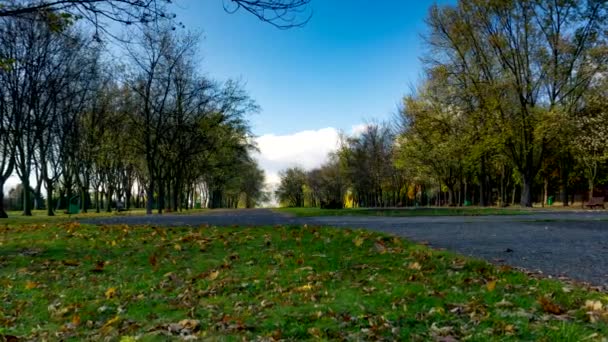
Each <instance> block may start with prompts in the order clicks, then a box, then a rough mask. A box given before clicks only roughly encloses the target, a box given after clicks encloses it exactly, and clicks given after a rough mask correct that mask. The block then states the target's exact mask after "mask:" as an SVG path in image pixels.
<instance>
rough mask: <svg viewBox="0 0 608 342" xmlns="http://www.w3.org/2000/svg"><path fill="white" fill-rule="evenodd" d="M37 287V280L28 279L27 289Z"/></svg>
mask: <svg viewBox="0 0 608 342" xmlns="http://www.w3.org/2000/svg"><path fill="white" fill-rule="evenodd" d="M37 287H38V283H37V282H35V281H31V280H28V281H27V282H26V283H25V288H26V289H27V290H31V289H35V288H37Z"/></svg>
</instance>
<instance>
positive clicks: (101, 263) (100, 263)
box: [91, 260, 106, 273]
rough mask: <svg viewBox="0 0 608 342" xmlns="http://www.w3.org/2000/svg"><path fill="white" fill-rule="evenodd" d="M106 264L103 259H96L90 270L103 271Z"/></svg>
mask: <svg viewBox="0 0 608 342" xmlns="http://www.w3.org/2000/svg"><path fill="white" fill-rule="evenodd" d="M105 266H106V262H105V261H103V260H98V261H97V262H96V263H95V268H94V269H92V270H91V272H95V273H101V272H103V268H104V267H105Z"/></svg>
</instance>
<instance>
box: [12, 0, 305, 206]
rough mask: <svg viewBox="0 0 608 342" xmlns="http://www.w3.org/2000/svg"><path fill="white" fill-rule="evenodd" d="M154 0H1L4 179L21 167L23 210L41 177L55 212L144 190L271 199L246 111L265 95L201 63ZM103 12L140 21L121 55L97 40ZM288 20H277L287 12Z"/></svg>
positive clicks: (181, 200)
mask: <svg viewBox="0 0 608 342" xmlns="http://www.w3.org/2000/svg"><path fill="white" fill-rule="evenodd" d="M307 2H308V1H296V2H293V1H277V2H271V3H269V4H266V2H256V1H253V2H251V1H246V2H240V1H236V2H234V3H235V4H237V5H238V6H240V7H242V8H244V9H246V10H248V11H250V12H252V13H254V14H255V15H257V16H258V17H260V19H262V20H271V21H272V20H273V19H272V18H273V17H265V15H268V12H262V11H261V9H262V8H264V6H271V7H272V8H269V9H270V10H274V11H278V12H277V13H283V14H284V12H283V11H289V10H290V9H297V8H299V7H301V6H304V5H306V4H307ZM157 3H161V2H160V1H145V2H142V1H133V2H130V1H96V2H91V1H65V2H64V1H52V2H45V1H36V2H28V1H15V2H10V3H8V4H6V5H2V8H1V9H0V190H2V189H3V187H4V184H5V182H6V180H7V179H8V178H9V177H10V176H11V175H13V174H14V173H16V174H17V176H18V177H19V179H20V180H21V182H22V189H23V210H24V214H25V215H31V210H32V208H33V206H34V205H37V206H41V203H39V201H34V200H33V199H34V198H37V199H39V198H41V197H42V196H41V194H42V191H43V188H44V190H46V200H47V204H46V207H47V211H48V214H49V215H53V213H54V209H55V208H56V207H57V208H58V207H60V206H65V205H66V201H67V200H69V199H70V198H72V197H74V196H75V195H79V196H80V201H81V205H82V209H83V210H85V211H86V210H87V209H88V208H91V207H92V205H93V204H94V206H95V208H96V210H97V211H100V210H101V209H102V208H103V209H105V210H111V208H112V206H113V203H115V202H122V203H124V206H125V207H127V208H128V207H129V206H130V205H132V204H135V205H138V206H143V205H144V201H145V207H146V210H147V212H148V213H151V212H152V210H153V208H157V209H158V212H159V213H160V212H162V211H163V209H165V208H166V209H171V210H178V209H181V208H187V207H189V206H192V205H193V204H194V203H195V202H198V201H200V202H202V204H203V205H204V204H205V203H208V204H209V206H211V207H236V206H238V205H239V203H240V204H241V205H244V206H247V207H252V206H255V205H256V204H257V203H258V202H260V201H261V200H263V199H264V197H265V193H264V192H263V184H264V174H263V171H261V170H260V168H259V167H258V166H257V165H256V163H255V161H254V160H253V159H252V157H251V152H252V151H253V150H254V149H255V146H253V145H252V139H251V134H250V131H249V127H248V123H247V121H246V120H245V116H246V114H247V113H250V112H252V111H256V110H257V106H256V105H255V103H254V102H253V101H252V100H251V99H250V98H249V96H248V95H247V93H246V92H245V91H244V90H243V88H242V86H241V85H240V84H239V83H238V82H234V81H228V82H224V83H220V82H216V81H213V80H211V79H209V78H207V77H204V76H202V75H201V74H200V72H198V70H199V66H198V65H197V64H196V60H197V56H196V47H197V43H198V38H197V36H196V35H193V34H181V33H179V31H176V30H175V29H174V25H172V22H170V21H167V22H163V21H158V20H157V19H158V18H159V17H167V14H166V12H165V11H164V7H154V6H156V5H157ZM281 6H282V7H281ZM256 9H257V10H256ZM140 12H141V13H140ZM77 13H83V14H86V15H84V17H82V16H80V17H79V16H78V15H77ZM270 13H271V12H270ZM285 13H286V12H285ZM140 14H141V15H140ZM104 17H105V18H109V19H110V20H113V21H116V22H119V23H123V24H130V23H135V21H136V22H137V23H138V24H140V25H139V26H138V28H137V29H136V30H133V31H132V32H131V33H130V39H129V40H126V39H125V40H122V43H124V44H123V45H122V46H121V49H120V51H121V52H119V54H121V56H123V57H124V63H121V64H119V63H116V62H114V61H113V60H110V58H109V54H107V53H106V52H107V51H108V49H107V46H106V44H104V43H107V41H105V42H104V41H103V40H100V36H99V30H100V29H103V28H104V26H98V23H99V22H101V21H98V20H97V19H98V18H104ZM80 18H84V19H87V20H84V21H81V20H79V19H80ZM279 19H280V20H283V21H282V22H281V21H279V22H276V21H272V23H273V24H275V25H279V26H281V25H283V24H285V23H287V21H285V20H288V18H287V17H285V16H282V17H281V18H279ZM292 20H293V19H292ZM91 23H93V24H94V25H93V26H91ZM281 23H283V24H281ZM116 42H117V41H112V43H116ZM118 49H119V47H117V46H113V52H114V53H116V51H117V50H118ZM32 179H33V180H35V181H34V182H32ZM56 192H58V194H57V195H56ZM3 197H4V193H3V192H2V191H0V217H7V214H6V212H5V210H4V208H3V204H4V200H3ZM56 197H57V198H56ZM55 198H56V199H55ZM54 200H57V201H58V202H59V203H57V204H55V202H54Z"/></svg>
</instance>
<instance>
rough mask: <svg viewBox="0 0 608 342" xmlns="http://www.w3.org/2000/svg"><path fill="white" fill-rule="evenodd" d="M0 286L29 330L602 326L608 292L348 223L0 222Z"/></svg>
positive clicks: (517, 334) (288, 333)
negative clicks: (12, 224) (343, 225)
mask: <svg viewBox="0 0 608 342" xmlns="http://www.w3.org/2000/svg"><path fill="white" fill-rule="evenodd" d="M0 299H1V304H0V335H4V337H9V336H18V337H22V338H25V339H28V340H122V341H132V340H134V339H135V338H138V339H140V340H144V341H157V340H158V341H164V340H167V339H177V338H178V337H179V335H180V334H181V335H183V336H190V337H200V338H210V339H214V338H221V339H223V338H227V339H235V340H236V339H239V340H240V339H246V340H252V339H257V338H260V339H288V340H289V339H291V340H305V339H348V340H380V339H388V340H393V339H405V340H433V339H434V340H440V339H443V340H445V341H447V340H450V338H452V339H458V340H471V341H487V340H512V341H516V340H545V341H556V340H560V341H562V340H563V341H580V340H583V339H587V338H588V340H601V338H603V337H605V336H608V325H607V324H606V320H607V319H608V311H606V310H605V308H604V307H603V305H602V306H600V305H601V304H600V303H602V302H603V303H606V302H608V297H606V295H605V294H603V293H599V292H591V291H587V290H585V289H583V288H580V287H576V286H573V285H567V284H564V283H561V282H558V281H553V280H545V279H534V278H530V277H528V276H526V275H525V274H523V273H520V272H518V271H515V270H513V269H511V268H509V267H494V266H492V265H490V264H488V263H486V262H483V261H479V260H475V259H470V258H465V257H462V256H459V255H455V254H452V253H449V252H445V251H437V250H432V249H429V248H427V247H424V246H420V245H415V244H412V243H409V242H407V241H405V240H403V239H400V238H396V237H393V236H389V235H383V234H377V233H371V232H367V231H352V230H348V229H331V228H315V227H297V226H288V227H284V226H277V227H267V228H216V227H207V226H202V227H199V228H158V229H155V228H151V227H129V226H126V225H119V226H101V227H97V226H88V225H80V224H79V223H78V222H71V223H64V224H61V225H55V224H48V225H45V226H44V227H43V226H41V225H38V224H36V225H29V226H27V225H25V226H18V227H10V228H8V227H5V228H1V227H0ZM593 306H595V307H593ZM552 311H553V312H560V313H561V312H563V314H561V315H555V314H554V313H552ZM1 339H2V336H0V340H1Z"/></svg>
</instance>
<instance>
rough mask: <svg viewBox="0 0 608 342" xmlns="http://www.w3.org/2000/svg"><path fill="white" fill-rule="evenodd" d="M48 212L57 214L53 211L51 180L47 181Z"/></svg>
mask: <svg viewBox="0 0 608 342" xmlns="http://www.w3.org/2000/svg"><path fill="white" fill-rule="evenodd" d="M46 214H47V215H48V216H55V213H54V212H53V182H52V181H50V180H47V182H46Z"/></svg>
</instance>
